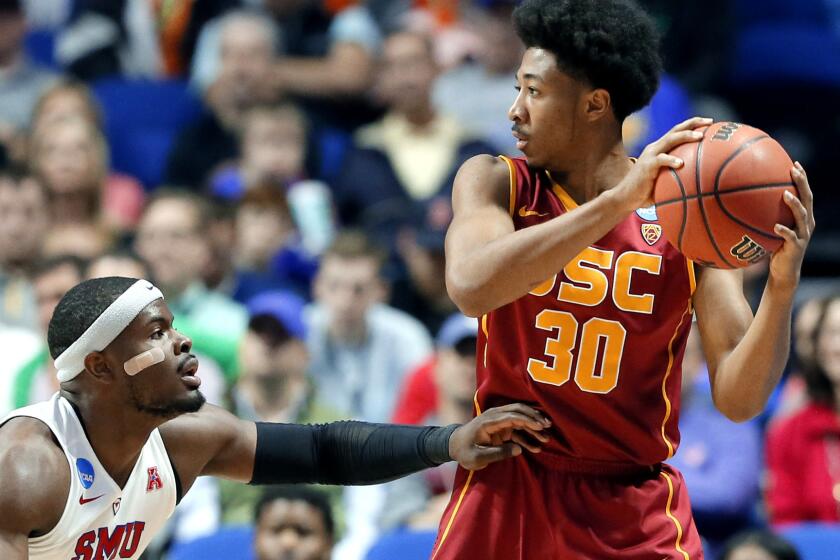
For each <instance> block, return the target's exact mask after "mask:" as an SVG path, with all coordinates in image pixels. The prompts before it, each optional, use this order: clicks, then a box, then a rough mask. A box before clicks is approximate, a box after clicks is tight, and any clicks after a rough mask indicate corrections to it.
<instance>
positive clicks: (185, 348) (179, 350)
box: [175, 333, 192, 356]
mask: <svg viewBox="0 0 840 560" xmlns="http://www.w3.org/2000/svg"><path fill="white" fill-rule="evenodd" d="M191 349H192V340H190V338H189V337H188V336H184V335H182V334H180V333H179V337H178V339H176V340H175V355H176V356H177V355H178V354H189V353H190V350H191Z"/></svg>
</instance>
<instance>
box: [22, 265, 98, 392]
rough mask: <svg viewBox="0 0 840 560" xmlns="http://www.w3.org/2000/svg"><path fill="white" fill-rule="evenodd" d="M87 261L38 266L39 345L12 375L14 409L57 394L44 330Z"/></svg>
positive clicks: (35, 275)
mask: <svg viewBox="0 0 840 560" xmlns="http://www.w3.org/2000/svg"><path fill="white" fill-rule="evenodd" d="M86 264H87V263H86V262H85V261H84V260H82V259H80V258H78V257H75V256H69V255H65V256H59V257H52V258H48V259H45V260H44V261H41V262H39V263H38V265H37V267H36V268H35V270H34V271H33V273H32V276H31V278H32V285H33V286H34V289H35V297H36V301H37V305H38V327H37V333H38V335H39V337H40V342H41V343H40V345H39V346H38V348H37V350H36V351H34V352H32V353H31V354H30V356H29V358H28V359H27V360H26V361H25V362H24V363H23V365H22V366H21V367H20V368H19V369H18V370H17V371H16V372H15V374H14V376H13V379H14V392H13V395H14V408H19V407H21V406H26V405H29V404H33V403H36V402H40V401H43V400H44V399H49V398H50V397H51V396H52V395H53V393H55V392H56V391H58V389H59V383H58V380H57V379H56V369H55V364H54V363H53V360H52V359H50V355H49V351H48V349H47V345H46V341H47V328H48V327H49V324H50V318H52V314H53V311H54V310H55V306H56V305H58V302H59V301H60V300H61V298H62V297H63V296H64V294H65V293H67V291H68V290H69V289H70V288H72V287H73V286H75V285H76V284H78V283H79V282H81V281H82V280H83V279H84V277H83V273H84V269H85V266H86Z"/></svg>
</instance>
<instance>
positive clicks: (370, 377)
mask: <svg viewBox="0 0 840 560" xmlns="http://www.w3.org/2000/svg"><path fill="white" fill-rule="evenodd" d="M382 262H383V255H382V253H381V252H380V251H379V249H378V248H377V247H376V246H375V245H373V244H372V243H371V242H370V241H369V240H368V239H367V238H366V237H365V236H364V235H363V234H361V233H358V232H345V233H342V234H339V236H338V237H337V238H336V240H335V241H334V243H333V245H332V246H331V247H330V248H329V249H328V250H327V251H326V253H324V256H323V258H322V260H321V266H320V269H319V270H318V274H317V276H316V278H315V284H314V293H315V305H314V306H313V307H312V308H311V309H310V310H309V315H308V328H309V335H308V346H309V354H310V356H311V357H312V373H313V376H314V377H315V380H316V382H317V384H318V397H319V398H321V399H322V400H323V401H324V402H325V403H326V404H328V405H329V406H331V407H332V408H335V409H336V410H338V411H341V412H342V413H343V414H346V415H347V416H348V417H350V418H355V419H359V420H366V421H369V422H385V421H387V420H388V418H390V417H391V415H392V413H393V407H394V403H395V401H396V398H397V393H398V391H399V388H400V386H401V385H402V382H403V379H404V378H405V376H406V375H407V374H408V373H409V372H410V371H411V370H412V369H413V368H415V367H416V366H417V365H419V364H420V363H421V362H422V361H423V360H424V359H425V358H427V357H428V356H429V354H430V353H431V346H432V345H431V340H430V338H429V334H428V332H427V331H426V329H425V328H424V327H423V325H422V324H420V322H419V321H417V320H416V319H414V318H413V317H411V316H410V315H407V314H405V313H403V312H401V311H397V310H396V309H393V308H391V307H388V306H387V305H385V304H384V303H383V301H384V300H385V294H386V291H387V290H386V287H385V285H384V284H383V280H382V278H381V276H380V274H381V268H382Z"/></svg>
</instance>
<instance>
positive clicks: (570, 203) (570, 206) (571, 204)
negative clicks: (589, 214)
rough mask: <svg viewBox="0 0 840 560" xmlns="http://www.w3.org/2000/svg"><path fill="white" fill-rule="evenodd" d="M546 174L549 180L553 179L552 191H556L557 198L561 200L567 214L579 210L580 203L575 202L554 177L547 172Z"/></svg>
mask: <svg viewBox="0 0 840 560" xmlns="http://www.w3.org/2000/svg"><path fill="white" fill-rule="evenodd" d="M545 174H546V175H548V178H549V179H551V190H552V191H554V194H555V195H557V198H559V199H560V204H562V205H563V208H565V209H566V212H568V211H570V210H574V209H575V208H577V207H578V203H577V202H575V199H574V198H572V197H571V196H570V195H569V193H567V192H566V189H564V188H563V187H561V186H560V184H559V183H558V182H557V181H555V180H554V177H552V176H551V173H549V172H548V171H546V172H545Z"/></svg>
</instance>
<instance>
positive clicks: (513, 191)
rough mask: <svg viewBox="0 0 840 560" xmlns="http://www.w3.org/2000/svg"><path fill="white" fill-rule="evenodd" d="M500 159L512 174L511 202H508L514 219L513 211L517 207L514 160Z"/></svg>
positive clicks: (500, 157)
mask: <svg viewBox="0 0 840 560" xmlns="http://www.w3.org/2000/svg"><path fill="white" fill-rule="evenodd" d="M499 159H502V160H504V162H505V163H506V164H507V166H508V170H509V172H510V202H508V212H509V213H510V215H511V217H513V210H514V208H515V207H516V167H514V165H513V160H512V159H510V158H509V157H507V156H499Z"/></svg>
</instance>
